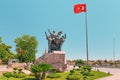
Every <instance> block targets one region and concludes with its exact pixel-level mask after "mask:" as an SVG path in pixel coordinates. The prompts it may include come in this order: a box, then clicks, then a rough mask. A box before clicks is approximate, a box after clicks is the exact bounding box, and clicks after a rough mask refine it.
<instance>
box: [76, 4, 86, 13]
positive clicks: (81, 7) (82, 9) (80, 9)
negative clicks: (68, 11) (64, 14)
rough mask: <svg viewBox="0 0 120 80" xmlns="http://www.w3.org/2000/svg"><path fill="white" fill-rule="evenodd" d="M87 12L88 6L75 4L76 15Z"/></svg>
mask: <svg viewBox="0 0 120 80" xmlns="http://www.w3.org/2000/svg"><path fill="white" fill-rule="evenodd" d="M81 12H86V4H75V5H74V13H75V14H77V13H81Z"/></svg>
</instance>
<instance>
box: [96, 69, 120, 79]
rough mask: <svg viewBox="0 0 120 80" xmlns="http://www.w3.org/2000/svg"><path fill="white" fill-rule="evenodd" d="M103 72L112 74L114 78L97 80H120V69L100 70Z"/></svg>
mask: <svg viewBox="0 0 120 80" xmlns="http://www.w3.org/2000/svg"><path fill="white" fill-rule="evenodd" d="M98 69H99V70H100V71H102V72H106V73H108V72H109V73H110V74H112V76H109V77H105V78H100V79H97V80H120V69H117V68H98Z"/></svg>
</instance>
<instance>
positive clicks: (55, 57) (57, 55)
mask: <svg viewBox="0 0 120 80" xmlns="http://www.w3.org/2000/svg"><path fill="white" fill-rule="evenodd" d="M48 33H49V35H48V34H47V32H45V35H46V39H47V40H48V51H46V50H45V52H44V54H43V55H42V56H41V57H39V58H38V59H37V60H36V63H40V62H45V63H48V64H51V65H52V66H54V67H55V68H56V69H57V70H58V71H65V70H66V68H67V64H66V59H65V51H62V45H63V43H64V41H65V39H66V34H64V35H62V31H59V32H57V33H56V32H55V31H52V32H51V31H50V30H49V29H48Z"/></svg>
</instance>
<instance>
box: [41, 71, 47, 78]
mask: <svg viewBox="0 0 120 80" xmlns="http://www.w3.org/2000/svg"><path fill="white" fill-rule="evenodd" d="M45 75H46V72H43V73H42V77H41V80H45Z"/></svg>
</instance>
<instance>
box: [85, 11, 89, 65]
mask: <svg viewBox="0 0 120 80" xmlns="http://www.w3.org/2000/svg"><path fill="white" fill-rule="evenodd" d="M85 24H86V57H87V65H88V62H89V55H88V29H87V10H86V13H85Z"/></svg>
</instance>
